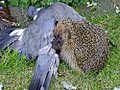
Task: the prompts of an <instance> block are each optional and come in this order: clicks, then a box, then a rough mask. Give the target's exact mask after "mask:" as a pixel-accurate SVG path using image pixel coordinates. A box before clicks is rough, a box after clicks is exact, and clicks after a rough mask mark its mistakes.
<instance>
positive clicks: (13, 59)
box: [0, 12, 120, 90]
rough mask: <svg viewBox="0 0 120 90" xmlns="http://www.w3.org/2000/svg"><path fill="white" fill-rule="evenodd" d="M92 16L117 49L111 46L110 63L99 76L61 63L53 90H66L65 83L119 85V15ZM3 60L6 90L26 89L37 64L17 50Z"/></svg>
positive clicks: (101, 89) (93, 87)
mask: <svg viewBox="0 0 120 90" xmlns="http://www.w3.org/2000/svg"><path fill="white" fill-rule="evenodd" d="M91 17H92V18H91ZM91 17H89V18H87V19H88V20H89V21H91V22H92V23H95V24H97V25H99V26H100V27H102V28H104V29H105V30H107V31H108V36H109V37H110V39H111V41H112V42H113V43H114V44H115V45H116V46H117V47H112V46H110V50H109V56H108V61H107V63H106V65H105V67H104V68H103V69H102V70H101V71H100V72H99V74H95V73H94V72H91V73H90V74H86V75H85V74H82V73H79V72H77V71H75V70H72V69H71V68H69V67H68V66H67V65H66V64H65V63H64V62H61V63H60V66H59V71H58V73H59V75H58V79H57V80H56V79H55V78H52V82H51V85H50V90H64V89H63V81H66V82H67V83H70V84H72V85H73V86H75V87H77V90H113V88H114V87H119V86H120V16H119V15H117V14H115V13H112V12H111V13H106V14H104V15H101V16H97V17H93V16H91ZM11 53H12V54H11ZM0 58H1V60H0V82H1V83H2V84H3V85H4V89H5V90H27V88H28V85H29V84H30V81H31V77H32V73H33V71H34V68H35V61H32V62H29V61H28V60H27V59H26V57H25V56H22V57H21V56H19V55H18V53H17V52H16V51H13V52H10V51H9V50H8V52H7V53H5V54H4V55H3V54H2V53H0Z"/></svg>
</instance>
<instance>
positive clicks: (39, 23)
mask: <svg viewBox="0 0 120 90" xmlns="http://www.w3.org/2000/svg"><path fill="white" fill-rule="evenodd" d="M29 13H30V15H31V16H33V17H34V21H33V22H32V24H30V25H29V26H28V27H26V28H24V29H19V28H18V29H16V28H7V29H5V30H2V31H0V49H2V48H6V47H8V46H10V47H12V48H13V49H15V50H17V51H18V52H19V53H21V54H24V55H26V56H27V57H28V58H29V59H31V58H34V59H36V69H35V71H34V75H33V77H32V81H31V84H30V86H29V88H28V90H48V88H49V84H50V81H51V77H52V76H53V75H54V76H57V69H58V65H59V55H58V54H57V53H56V50H55V49H54V48H53V44H52V42H53V40H54V39H55V37H54V33H53V31H54V29H55V26H56V24H57V23H58V22H59V21H61V20H63V19H66V18H70V19H71V20H75V21H82V20H84V19H85V18H84V17H82V16H80V15H79V14H78V13H77V12H76V11H75V10H74V9H73V8H71V7H69V6H68V5H65V4H63V3H60V2H58V3H54V4H52V5H50V6H48V7H44V8H42V9H40V10H38V11H37V13H35V11H34V13H33V15H32V12H30V11H29Z"/></svg>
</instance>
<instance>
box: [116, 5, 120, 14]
mask: <svg viewBox="0 0 120 90" xmlns="http://www.w3.org/2000/svg"><path fill="white" fill-rule="evenodd" d="M115 8H116V10H115V11H116V13H117V14H118V13H120V9H119V7H118V6H115Z"/></svg>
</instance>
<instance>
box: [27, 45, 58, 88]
mask: <svg viewBox="0 0 120 90" xmlns="http://www.w3.org/2000/svg"><path fill="white" fill-rule="evenodd" d="M58 65H59V58H58V55H57V54H56V52H55V50H54V49H52V45H48V46H45V47H44V48H42V49H41V50H39V56H38V59H37V62H36V70H35V72H34V75H33V78H32V81H31V84H30V86H29V89H28V90H48V87H49V84H50V81H51V78H52V75H55V76H57V68H58Z"/></svg>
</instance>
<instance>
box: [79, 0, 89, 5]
mask: <svg viewBox="0 0 120 90" xmlns="http://www.w3.org/2000/svg"><path fill="white" fill-rule="evenodd" d="M80 2H81V3H82V4H84V5H86V4H87V2H88V0H81V1H80Z"/></svg>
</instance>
